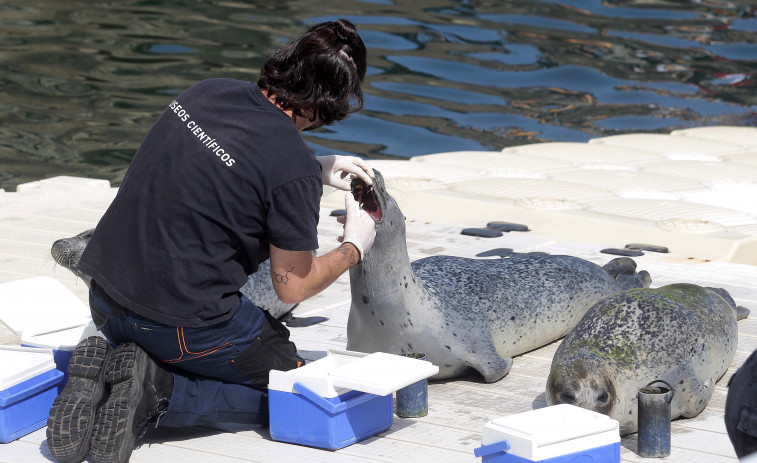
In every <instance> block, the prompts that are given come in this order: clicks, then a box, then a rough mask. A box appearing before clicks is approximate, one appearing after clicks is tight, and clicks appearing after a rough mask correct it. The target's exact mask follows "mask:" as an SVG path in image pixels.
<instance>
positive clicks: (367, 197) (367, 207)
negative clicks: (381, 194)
mask: <svg viewBox="0 0 757 463" xmlns="http://www.w3.org/2000/svg"><path fill="white" fill-rule="evenodd" d="M352 196H354V197H355V201H357V202H358V204H360V207H361V208H362V209H363V210H364V211H365V212H367V213H368V215H370V216H371V218H372V219H373V220H375V221H376V222H378V221H380V220H381V218H382V217H383V212H382V211H381V204H379V201H378V198H377V197H376V192H375V191H373V187H372V186H370V185H367V184H366V183H365V182H363V181H362V180H361V179H360V178H354V179H352Z"/></svg>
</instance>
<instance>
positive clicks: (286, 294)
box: [272, 243, 360, 304]
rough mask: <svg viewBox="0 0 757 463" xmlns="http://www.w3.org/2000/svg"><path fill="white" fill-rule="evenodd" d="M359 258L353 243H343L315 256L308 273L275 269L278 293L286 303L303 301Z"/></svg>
mask: <svg viewBox="0 0 757 463" xmlns="http://www.w3.org/2000/svg"><path fill="white" fill-rule="evenodd" d="M359 259H360V254H359V252H358V250H357V248H356V247H355V246H354V245H352V244H351V243H343V244H341V245H340V246H339V247H337V248H336V249H333V250H332V251H330V252H329V253H328V254H325V255H323V256H319V257H315V258H313V261H312V265H311V266H310V268H309V269H308V271H307V272H306V273H305V272H297V271H293V272H291V273H289V272H287V273H286V274H283V275H282V274H278V273H276V272H275V271H274V274H273V278H274V287H275V289H276V293H277V294H278V295H279V299H281V301H282V302H284V303H287V304H295V303H299V302H302V301H304V300H305V299H308V298H310V297H312V296H314V295H316V294H318V293H320V292H321V291H323V290H324V289H326V288H327V287H328V286H329V285H331V283H333V282H334V281H336V279H337V278H339V277H340V276H341V275H342V274H343V273H344V272H346V271H347V270H349V269H350V268H351V267H353V266H354V265H355V264H357V263H358V261H359ZM272 271H273V270H272Z"/></svg>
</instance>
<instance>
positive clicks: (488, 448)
mask: <svg viewBox="0 0 757 463" xmlns="http://www.w3.org/2000/svg"><path fill="white" fill-rule="evenodd" d="M508 450H510V441H508V440H503V441H502V442H496V443H494V444H489V445H482V446H481V447H479V448H477V449H473V455H475V456H477V457H486V456H489V455H494V454H495V453H500V452H502V453H505V452H507V451H508Z"/></svg>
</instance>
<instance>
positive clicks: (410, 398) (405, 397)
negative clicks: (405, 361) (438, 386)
mask: <svg viewBox="0 0 757 463" xmlns="http://www.w3.org/2000/svg"><path fill="white" fill-rule="evenodd" d="M401 355H402V356H403V357H410V358H414V359H418V360H426V354H422V353H409V354H401ZM396 399H397V405H396V413H397V416H399V417H401V418H419V417H421V416H426V415H428V379H422V380H420V381H418V382H415V383H413V384H411V385H409V386H405V387H403V388H402V389H399V390H398V391H397V393H396Z"/></svg>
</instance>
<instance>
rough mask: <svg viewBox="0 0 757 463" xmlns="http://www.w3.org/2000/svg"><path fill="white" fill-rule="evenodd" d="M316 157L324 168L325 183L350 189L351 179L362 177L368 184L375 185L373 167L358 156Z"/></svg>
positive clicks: (341, 188)
mask: <svg viewBox="0 0 757 463" xmlns="http://www.w3.org/2000/svg"><path fill="white" fill-rule="evenodd" d="M316 159H318V162H320V163H321V167H322V168H323V169H322V172H321V179H322V180H323V184H324V185H328V186H333V187H334V188H339V189H340V190H347V191H349V189H350V180H352V179H353V178H354V177H360V178H361V179H363V181H364V182H365V183H367V184H368V185H373V177H374V174H373V169H371V166H369V165H368V163H367V162H366V161H365V160H363V159H360V158H359V157H357V156H338V155H331V156H317V157H316Z"/></svg>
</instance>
